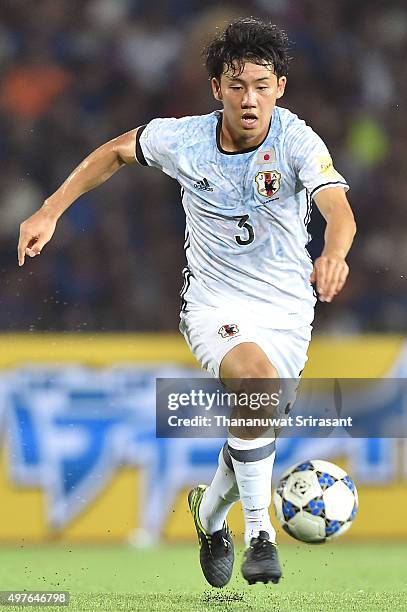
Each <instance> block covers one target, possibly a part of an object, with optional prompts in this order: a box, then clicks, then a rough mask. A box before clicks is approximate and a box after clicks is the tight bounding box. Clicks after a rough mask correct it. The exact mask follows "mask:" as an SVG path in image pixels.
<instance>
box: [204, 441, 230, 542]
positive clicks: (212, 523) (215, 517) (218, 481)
mask: <svg viewBox="0 0 407 612" xmlns="http://www.w3.org/2000/svg"><path fill="white" fill-rule="evenodd" d="M238 499H239V489H238V487H237V484H236V478H235V473H234V471H233V470H231V469H230V468H229V467H228V466H227V465H226V463H225V460H224V458H223V449H221V451H220V453H219V459H218V469H217V470H216V473H215V476H214V477H213V480H212V482H211V484H210V486H209V487H208V488H207V489H206V491H205V493H204V494H203V497H202V501H201V505H200V507H199V518H200V519H201V523H202V527H203V528H204V529H205V531H207V532H208V533H215V531H219V530H220V529H222V527H223V523H224V521H225V519H226V515H227V513H228V512H229V510H230V508H231V507H232V506H233V504H234V503H235V502H236V501H238Z"/></svg>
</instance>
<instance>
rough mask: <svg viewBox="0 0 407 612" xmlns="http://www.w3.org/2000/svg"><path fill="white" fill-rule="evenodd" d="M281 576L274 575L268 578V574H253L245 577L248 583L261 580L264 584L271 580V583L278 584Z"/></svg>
mask: <svg viewBox="0 0 407 612" xmlns="http://www.w3.org/2000/svg"><path fill="white" fill-rule="evenodd" d="M280 578H281V576H274V577H272V578H270V577H269V576H253V577H252V578H245V580H247V582H248V584H256V582H263V583H264V584H268V583H269V582H272V583H273V584H278V583H279V582H280Z"/></svg>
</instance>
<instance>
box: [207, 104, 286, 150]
mask: <svg viewBox="0 0 407 612" xmlns="http://www.w3.org/2000/svg"><path fill="white" fill-rule="evenodd" d="M217 114H218V120H217V123H216V146H217V147H218V151H219V152H220V153H223V155H242V154H243V153H252V152H253V151H256V150H257V149H260V147H261V146H263V144H264V143H265V142H266V140H267V138H268V137H269V136H270V134H271V133H272V131H274V130H273V129H272V128H273V127H274V125H275V121H276V120H275V117H276V115H277V113H276V108H275V109H274V111H273V114H272V117H271V120H270V125H269V129H268V131H267V134H266V135H265V137H264V138H263V140H262V141H261V142H260V143H259V144H258V145H256V146H254V147H249V148H248V149H242V150H241V151H225V149H223V148H222V145H221V144H220V133H221V129H222V117H223V111H217Z"/></svg>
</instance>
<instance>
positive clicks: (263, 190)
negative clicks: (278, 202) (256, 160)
mask: <svg viewBox="0 0 407 612" xmlns="http://www.w3.org/2000/svg"><path fill="white" fill-rule="evenodd" d="M280 181H281V174H280V172H278V171H277V170H270V172H265V171H262V172H258V173H257V174H256V184H257V191H258V192H259V194H260V195H262V196H266V197H268V198H270V197H272V196H273V195H274V194H276V193H277V191H278V190H279V189H280Z"/></svg>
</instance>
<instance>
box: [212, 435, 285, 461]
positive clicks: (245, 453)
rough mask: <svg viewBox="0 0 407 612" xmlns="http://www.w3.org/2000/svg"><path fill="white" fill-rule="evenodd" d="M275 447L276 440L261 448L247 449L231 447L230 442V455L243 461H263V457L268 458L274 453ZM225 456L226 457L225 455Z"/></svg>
mask: <svg viewBox="0 0 407 612" xmlns="http://www.w3.org/2000/svg"><path fill="white" fill-rule="evenodd" d="M275 449H276V443H275V441H274V440H273V442H271V443H270V444H267V445H266V446H261V447H260V448H248V449H246V450H239V449H237V448H233V447H231V446H230V444H228V450H229V455H230V457H233V459H235V460H236V461H240V462H241V463H252V462H254V461H261V460H262V459H266V458H267V457H270V455H272V454H273V453H274V451H275ZM223 457H224V458H225V455H223ZM225 463H226V459H225Z"/></svg>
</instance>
